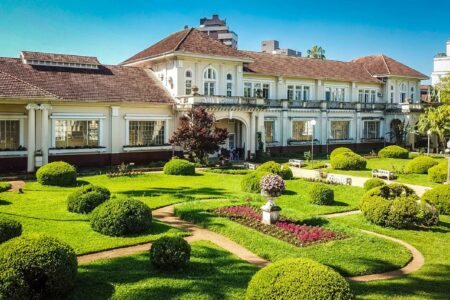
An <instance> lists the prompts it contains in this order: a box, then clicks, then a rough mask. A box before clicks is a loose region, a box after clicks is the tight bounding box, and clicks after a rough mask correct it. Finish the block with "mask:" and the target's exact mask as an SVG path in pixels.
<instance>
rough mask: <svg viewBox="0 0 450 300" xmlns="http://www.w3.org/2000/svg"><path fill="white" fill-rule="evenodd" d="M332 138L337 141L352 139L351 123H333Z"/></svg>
mask: <svg viewBox="0 0 450 300" xmlns="http://www.w3.org/2000/svg"><path fill="white" fill-rule="evenodd" d="M330 125H331V136H332V137H333V139H335V140H348V139H349V138H350V121H331V123H330Z"/></svg>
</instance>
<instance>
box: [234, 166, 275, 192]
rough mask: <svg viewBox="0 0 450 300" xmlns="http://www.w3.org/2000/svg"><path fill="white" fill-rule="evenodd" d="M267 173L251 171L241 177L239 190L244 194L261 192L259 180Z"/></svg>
mask: <svg viewBox="0 0 450 300" xmlns="http://www.w3.org/2000/svg"><path fill="white" fill-rule="evenodd" d="M267 174H270V173H269V172H261V171H253V172H250V173H248V174H246V175H244V176H243V177H242V180H241V190H242V191H243V192H245V193H259V192H261V179H262V178H263V176H264V175H267Z"/></svg>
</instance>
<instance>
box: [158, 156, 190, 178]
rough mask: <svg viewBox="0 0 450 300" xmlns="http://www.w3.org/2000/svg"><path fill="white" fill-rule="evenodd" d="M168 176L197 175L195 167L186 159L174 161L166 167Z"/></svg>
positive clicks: (165, 172)
mask: <svg viewBox="0 0 450 300" xmlns="http://www.w3.org/2000/svg"><path fill="white" fill-rule="evenodd" d="M163 171H164V174H167V175H195V165H194V164H193V163H191V162H189V161H187V160H184V159H172V160H171V161H169V162H167V163H166V164H165V165H164V169H163Z"/></svg>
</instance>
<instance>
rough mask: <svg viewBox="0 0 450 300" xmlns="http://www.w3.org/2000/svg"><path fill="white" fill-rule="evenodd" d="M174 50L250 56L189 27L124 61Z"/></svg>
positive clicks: (243, 57)
mask: <svg viewBox="0 0 450 300" xmlns="http://www.w3.org/2000/svg"><path fill="white" fill-rule="evenodd" d="M173 52H185V53H193V54H203V55H211V56H227V57H234V58H239V59H248V58H249V57H248V56H247V55H246V54H245V53H243V52H242V51H239V50H236V49H233V48H231V47H229V46H226V45H224V44H222V43H221V42H220V41H218V40H216V39H214V38H212V37H210V36H208V35H207V34H206V33H204V32H201V31H198V30H196V29H194V28H189V29H185V30H183V31H179V32H175V33H173V34H171V35H169V36H168V37H166V38H164V39H162V40H161V41H159V42H157V43H156V44H154V45H152V46H150V47H149V48H147V49H145V50H143V51H141V52H139V53H137V54H136V55H134V56H132V57H130V58H129V59H127V60H126V61H124V62H123V63H130V62H134V61H139V60H143V59H146V58H151V57H155V56H158V55H162V54H168V53H173Z"/></svg>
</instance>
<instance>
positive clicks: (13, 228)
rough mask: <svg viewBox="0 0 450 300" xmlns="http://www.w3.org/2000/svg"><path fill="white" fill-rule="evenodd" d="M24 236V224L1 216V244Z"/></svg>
mask: <svg viewBox="0 0 450 300" xmlns="http://www.w3.org/2000/svg"><path fill="white" fill-rule="evenodd" d="M21 234H22V224H20V223H19V222H17V221H16V220H11V219H8V218H4V217H2V216H0V244H1V243H3V242H5V241H7V240H9V239H12V238H13V237H16V236H19V235H21Z"/></svg>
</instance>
